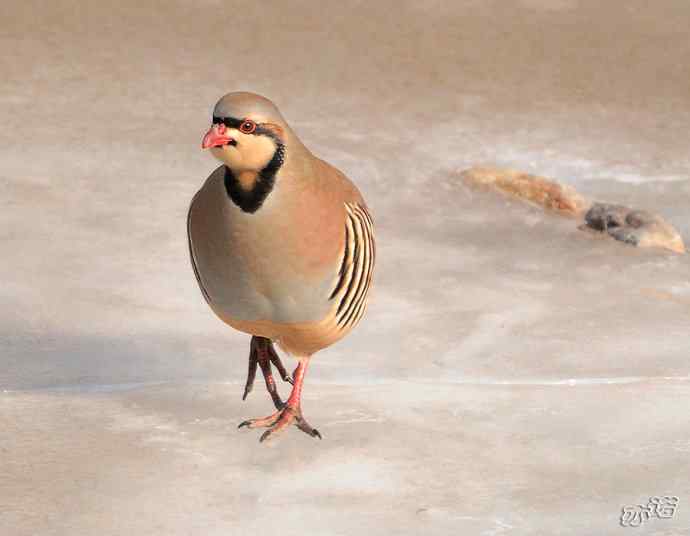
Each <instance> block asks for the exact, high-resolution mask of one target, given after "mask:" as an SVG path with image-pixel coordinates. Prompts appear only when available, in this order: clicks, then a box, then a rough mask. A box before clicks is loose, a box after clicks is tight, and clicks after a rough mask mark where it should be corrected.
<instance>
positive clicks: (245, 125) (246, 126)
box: [240, 119, 256, 134]
mask: <svg viewBox="0 0 690 536" xmlns="http://www.w3.org/2000/svg"><path fill="white" fill-rule="evenodd" d="M255 130H256V123H255V122H254V121H251V120H250V119H245V120H244V121H242V124H241V125H240V132H242V133H244V134H251V133H252V132H254V131H255Z"/></svg>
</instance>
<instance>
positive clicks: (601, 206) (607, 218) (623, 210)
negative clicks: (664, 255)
mask: <svg viewBox="0 0 690 536" xmlns="http://www.w3.org/2000/svg"><path fill="white" fill-rule="evenodd" d="M583 227H584V228H585V229H594V230H596V231H601V232H605V233H607V234H608V235H610V236H612V237H613V238H615V239H616V240H620V241H621V242H625V243H626V244H632V245H634V246H638V247H643V248H649V247H658V248H665V249H669V250H671V251H675V252H676V253H685V244H683V238H682V237H681V236H680V234H679V233H678V231H676V229H675V228H674V227H673V226H672V225H671V224H670V223H668V222H667V221H666V220H665V219H663V218H662V217H661V216H659V215H658V214H652V213H651V212H647V211H645V210H633V209H631V208H628V207H624V206H621V205H611V204H608V203H594V204H593V205H592V207H591V208H590V209H589V210H588V211H587V214H585V225H584V226H583Z"/></svg>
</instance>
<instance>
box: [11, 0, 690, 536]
mask: <svg viewBox="0 0 690 536" xmlns="http://www.w3.org/2000/svg"><path fill="white" fill-rule="evenodd" d="M689 24H690V7H688V4H687V2H685V1H668V2H664V3H663V8H662V7H661V6H660V5H659V4H652V3H646V2H641V1H632V2H630V1H628V2H622V1H617V0H616V1H611V2H606V3H604V5H601V3H597V2H590V1H584V0H583V1H575V0H558V1H556V0H553V1H546V0H522V1H519V2H510V3H509V2H499V1H498V0H493V1H477V0H466V1H462V2H435V1H432V0H426V1H416V2H404V3H401V2H370V3H363V2H357V3H348V5H341V4H340V3H335V2H333V3H328V6H327V7H324V6H323V4H320V3H319V4H317V3H315V2H289V3H279V2H257V3H251V4H249V3H246V2H232V1H228V0H224V1H222V2H221V1H212V0H208V1H204V2H195V3H191V2H181V1H178V2H175V1H171V2H167V3H166V4H165V7H162V6H159V7H155V6H153V5H147V4H146V3H144V2H130V1H125V2H119V3H117V5H110V6H108V7H106V6H105V5H99V4H97V3H90V4H83V3H81V4H79V5H78V4H77V3H75V2H67V1H57V2H50V3H42V2H35V1H34V2H31V1H28V2H22V3H14V4H12V5H8V6H6V7H5V8H4V11H3V17H2V21H0V30H1V31H0V44H1V45H2V47H3V50H5V51H6V53H5V54H3V55H2V56H1V57H0V72H1V73H2V75H3V76H2V79H1V80H0V88H1V91H0V114H1V116H2V118H3V128H2V130H1V131H0V139H1V140H2V144H0V203H2V210H0V243H1V244H2V246H3V250H4V252H5V255H4V256H3V262H2V263H0V279H1V280H2V285H0V303H2V307H0V360H1V363H0V389H2V390H4V392H3V393H0V407H1V408H2V409H1V411H0V419H1V421H0V430H2V434H0V453H1V455H2V460H1V461H0V534H3V536H4V535H5V534H8V535H11V536H15V535H25V534H26V535H29V534H31V535H34V534H41V535H43V534H50V535H52V534H55V535H57V534H60V535H63V534H136V535H140V534H141V535H148V534H151V535H154V534H171V535H173V534H190V533H194V534H197V533H200V534H224V535H225V534H252V533H264V532H270V531H272V530H273V531H275V532H280V533H281V534H283V535H289V534H305V533H307V534H328V535H330V534H358V533H390V534H393V533H395V534H419V533H421V532H427V533H430V534H483V535H492V534H493V535H500V534H520V535H521V534H573V535H581V534H613V533H617V532H620V531H623V530H624V529H622V528H621V527H619V526H618V516H619V515H620V509H621V507H622V506H624V505H627V504H637V503H639V502H641V501H646V500H647V498H648V497H649V496H651V495H658V494H674V495H678V496H679V497H680V507H679V510H678V511H677V512H676V516H675V517H674V519H672V520H658V519H652V520H650V521H649V522H648V523H646V524H645V526H644V527H643V529H641V530H643V531H647V532H645V534H665V535H667V534H684V533H688V532H690V514H688V513H686V512H688V510H687V508H685V506H687V504H688V501H690V481H688V478H687V475H688V474H689V473H690V462H689V461H688V460H689V458H688V452H689V451H690V417H688V412H687V411H686V408H687V406H688V403H690V365H689V364H688V358H689V357H690V342H689V341H690V339H689V338H688V331H689V328H690V290H689V289H690V277H689V274H690V270H689V269H690V261H689V260H688V256H678V255H674V254H670V253H666V252H652V251H642V250H636V249H634V248H630V247H627V246H625V245H622V244H618V243H614V242H612V241H607V240H604V239H600V238H596V237H593V236H592V235H589V234H586V233H582V232H580V231H577V229H576V228H575V224H574V223H573V222H572V221H568V220H561V219H556V218H553V217H551V216H547V215H544V214H543V213H541V212H540V211H538V210H536V209H534V208H532V207H528V206H525V205H522V204H520V203H518V202H515V201H509V200H506V199H502V198H500V197H494V196H491V195H488V194H484V193H478V192H473V191H471V190H468V189H467V188H465V187H464V186H463V185H462V183H461V181H460V179H459V173H458V172H459V170H461V169H464V168H467V167H469V166H472V165H479V164H497V165H501V166H508V167H513V168H517V169H522V170H525V171H528V172H532V173H538V174H540V175H546V176H552V177H556V178H558V179H560V180H563V181H565V182H567V183H569V184H572V185H575V186H576V187H577V188H578V189H579V190H580V191H582V192H583V193H584V194H586V195H587V196H588V197H590V198H594V199H598V200H603V201H612V202H618V203H621V204H625V205H629V206H634V207H639V208H644V209H649V210H652V211H657V212H660V213H661V214H663V215H664V217H666V218H667V219H668V220H669V221H670V222H671V223H672V224H674V225H675V226H676V227H677V228H678V229H679V231H680V232H681V234H682V235H683V236H684V237H685V239H686V242H687V241H688V237H689V236H690V216H689V212H688V203H689V202H690V183H689V182H688V175H689V173H690V157H689V156H688V151H687V148H688V125H690V82H689V81H688V80H689V79H688V77H687V68H686V67H687V58H688V57H690V40H688V39H687V28H688V25H689ZM238 89H248V90H253V91H256V92H259V93H263V94H265V95H267V96H269V97H270V98H272V99H273V100H274V101H275V102H276V103H277V104H278V105H279V106H280V107H281V109H282V111H283V113H284V115H285V116H286V118H287V119H288V121H290V123H291V124H292V125H293V126H294V128H295V130H296V131H297V132H298V133H299V134H300V136H301V137H302V139H303V140H304V142H305V143H306V144H307V145H308V146H309V147H310V148H312V150H313V151H314V152H315V153H316V154H318V155H319V156H321V157H323V158H325V159H327V160H329V161H330V162H332V163H334V164H335V165H337V166H338V167H339V168H341V169H342V170H343V171H344V172H346V173H347V174H348V175H349V176H350V177H351V178H353V179H354V180H355V181H356V182H357V184H358V185H359V186H360V188H361V190H362V191H363V192H364V194H365V197H366V198H367V200H368V203H369V205H370V207H371V209H372V212H373V213H374V215H375V219H376V223H377V236H378V246H379V247H378V251H379V256H378V259H379V260H378V268H377V274H376V286H375V289H374V294H373V297H372V302H371V307H370V310H369V312H368V314H367V316H366V318H365V320H364V321H363V323H362V324H361V325H360V327H359V328H358V329H357V330H356V331H355V332H353V333H352V334H351V335H350V336H349V337H348V338H346V339H345V340H344V341H342V342H341V343H339V344H337V345H336V346H334V347H332V348H330V349H328V350H326V351H324V352H322V353H321V354H319V355H317V356H316V357H315V359H314V361H313V365H312V367H311V368H310V372H309V377H308V378H307V384H306V389H305V395H304V396H305V399H304V410H305V414H306V415H307V417H308V418H309V420H310V422H312V424H314V425H315V426H317V427H318V428H319V429H320V430H321V432H322V433H323V435H324V440H323V441H321V442H317V441H313V440H310V439H309V438H307V437H306V436H304V437H302V434H300V433H298V432H297V431H296V430H291V431H290V432H289V433H288V434H286V435H285V436H284V437H283V438H281V440H280V441H279V442H276V443H275V444H273V445H269V446H267V447H266V448H263V447H262V448H257V443H256V441H257V439H258V435H257V434H255V433H253V432H249V433H243V432H238V431H236V430H235V429H234V426H235V424H236V423H237V422H239V421H241V420H243V419H244V418H247V417H253V416H259V415H263V414H265V413H267V412H268V411H269V410H270V404H269V401H268V398H267V397H266V396H265V394H264V393H263V392H262V390H261V389H258V388H257V389H255V392H254V393H252V395H251V397H250V400H249V401H248V402H246V403H241V401H240V396H241V390H242V385H241V384H242V382H243V379H244V374H245V372H246V358H247V353H248V340H247V337H246V336H244V335H242V334H239V333H235V332H232V331H231V330H230V329H228V328H226V327H225V326H224V325H223V324H222V323H220V321H218V320H217V319H216V318H215V317H213V316H212V314H211V313H210V311H209V310H208V308H207V306H206V305H205V303H204V302H203V298H202V297H201V295H200V293H199V291H198V288H197V286H196V281H195V279H194V276H193V273H192V271H191V268H190V266H189V262H188V259H187V244H186V234H185V223H186V220H185V217H186V210H187V206H188V203H189V200H190V199H191V197H192V195H193V194H194V192H195V191H196V190H197V188H198V187H199V186H200V184H201V182H202V181H203V180H204V179H205V177H206V176H207V174H208V173H209V172H210V170H211V169H213V167H214V165H215V164H214V163H213V161H212V160H211V159H210V157H209V156H208V155H206V154H204V153H203V152H202V151H201V150H200V148H199V144H200V139H201V136H202V134H203V132H204V129H205V128H206V127H207V125H208V122H209V119H210V111H211V107H212V105H213V103H214V102H215V100H216V99H217V98H218V97H219V96H220V95H221V94H223V93H225V92H227V91H231V90H238ZM281 387H282V386H281ZM283 392H285V389H284V388H283ZM626 530H633V529H626Z"/></svg>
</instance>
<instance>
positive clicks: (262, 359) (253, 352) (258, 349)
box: [242, 336, 293, 410]
mask: <svg viewBox="0 0 690 536" xmlns="http://www.w3.org/2000/svg"><path fill="white" fill-rule="evenodd" d="M271 364H273V365H274V366H275V367H276V369H277V370H278V374H280V377H281V378H282V379H283V381H286V382H288V383H290V384H291V383H293V381H292V377H291V376H290V374H288V372H287V370H285V367H284V366H283V363H282V361H281V360H280V357H278V354H277V353H276V351H275V348H273V343H272V342H271V340H270V339H267V338H266V337H257V336H254V337H252V341H251V343H250V350H249V371H248V372H247V383H246V384H245V386H244V394H243V395H242V400H244V399H246V398H247V395H248V394H249V393H251V391H252V388H253V387H254V377H255V376H256V367H257V365H258V366H260V367H261V372H262V373H263V375H264V380H266V390H267V391H268V394H270V395H271V398H272V399H273V405H274V406H275V407H276V409H278V410H280V409H281V408H282V407H283V406H284V405H285V404H284V403H283V401H282V400H281V399H280V395H279V394H278V389H277V387H276V382H275V380H274V379H273V372H272V370H271Z"/></svg>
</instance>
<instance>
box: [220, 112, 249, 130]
mask: <svg viewBox="0 0 690 536" xmlns="http://www.w3.org/2000/svg"><path fill="white" fill-rule="evenodd" d="M220 123H223V124H224V125H225V126H226V127H228V128H237V129H239V128H240V125H241V124H242V123H244V119H235V118H234V117H218V116H217V115H214V116H213V124H214V125H218V124H220Z"/></svg>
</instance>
